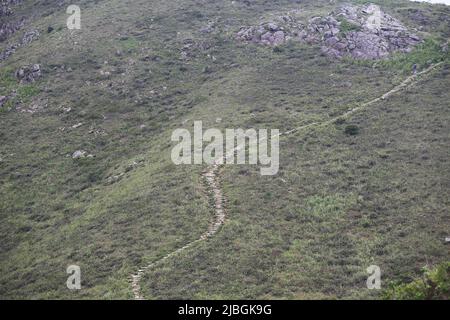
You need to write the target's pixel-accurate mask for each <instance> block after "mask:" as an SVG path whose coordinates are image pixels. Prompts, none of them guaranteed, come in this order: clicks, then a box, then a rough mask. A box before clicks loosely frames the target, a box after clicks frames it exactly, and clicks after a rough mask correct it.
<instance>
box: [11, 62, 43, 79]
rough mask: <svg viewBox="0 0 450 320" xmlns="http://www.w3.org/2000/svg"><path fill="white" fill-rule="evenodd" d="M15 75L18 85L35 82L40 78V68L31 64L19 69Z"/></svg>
mask: <svg viewBox="0 0 450 320" xmlns="http://www.w3.org/2000/svg"><path fill="white" fill-rule="evenodd" d="M15 75H16V78H17V80H19V82H20V83H31V82H35V81H36V80H37V79H38V78H40V77H41V76H42V71H41V66H40V65H39V64H33V65H30V66H24V67H21V68H19V69H18V70H17V71H16V73H15Z"/></svg>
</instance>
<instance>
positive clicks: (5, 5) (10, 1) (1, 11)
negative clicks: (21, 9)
mask: <svg viewBox="0 0 450 320" xmlns="http://www.w3.org/2000/svg"><path fill="white" fill-rule="evenodd" d="M20 2H22V0H1V2H0V17H6V16H10V15H12V14H13V10H12V9H11V6H12V5H17V4H19V3H20Z"/></svg>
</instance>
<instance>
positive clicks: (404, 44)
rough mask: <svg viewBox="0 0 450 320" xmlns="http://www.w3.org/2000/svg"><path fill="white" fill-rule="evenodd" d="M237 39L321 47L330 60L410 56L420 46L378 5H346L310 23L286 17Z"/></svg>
mask: <svg viewBox="0 0 450 320" xmlns="http://www.w3.org/2000/svg"><path fill="white" fill-rule="evenodd" d="M237 38H238V39H240V40H243V41H247V42H255V43H260V44H263V45H270V46H278V45H281V44H283V43H285V42H286V41H288V40H297V41H301V42H305V43H309V44H319V45H321V47H322V51H323V52H324V53H326V54H327V55H329V56H332V57H337V58H341V57H344V56H351V57H353V58H359V59H381V58H384V57H386V56H388V55H389V54H390V53H392V52H394V51H402V52H408V51H409V50H411V48H412V47H414V46H415V45H417V44H418V43H420V42H421V39H420V38H419V37H418V36H416V35H415V34H413V33H411V32H410V31H409V30H408V29H407V28H406V27H405V26H403V25H402V24H401V23H400V21H398V20H397V19H395V18H394V17H392V16H390V15H389V14H387V13H385V12H383V11H382V10H381V9H380V7H379V6H377V5H373V4H370V5H365V6H352V5H344V6H342V7H341V8H339V9H338V11H337V12H336V13H335V12H332V13H330V14H329V15H328V16H325V17H314V18H312V19H310V20H309V21H308V22H307V23H302V22H299V21H298V19H297V18H296V17H295V16H291V15H284V16H281V17H278V18H277V21H276V22H268V23H262V24H260V25H259V26H252V27H242V28H241V30H240V31H239V32H238V33H237Z"/></svg>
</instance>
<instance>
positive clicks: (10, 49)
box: [0, 29, 40, 61]
mask: <svg viewBox="0 0 450 320" xmlns="http://www.w3.org/2000/svg"><path fill="white" fill-rule="evenodd" d="M39 36H40V34H39V31H38V30H36V29H34V30H29V31H27V32H25V34H24V35H23V37H22V39H21V40H20V42H18V43H14V44H10V45H8V46H7V47H6V49H5V50H3V51H2V52H0V61H3V60H6V59H8V58H9V57H10V56H11V55H12V54H13V53H14V52H16V50H17V49H19V48H20V47H22V46H26V45H28V44H30V43H31V42H33V41H35V40H37V39H39Z"/></svg>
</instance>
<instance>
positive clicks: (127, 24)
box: [0, 0, 450, 299]
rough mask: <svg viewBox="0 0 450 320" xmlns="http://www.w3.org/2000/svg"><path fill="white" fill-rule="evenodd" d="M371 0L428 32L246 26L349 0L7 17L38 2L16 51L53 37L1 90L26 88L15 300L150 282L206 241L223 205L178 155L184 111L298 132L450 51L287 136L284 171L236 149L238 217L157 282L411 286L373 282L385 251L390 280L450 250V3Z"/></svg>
mask: <svg viewBox="0 0 450 320" xmlns="http://www.w3.org/2000/svg"><path fill="white" fill-rule="evenodd" d="M371 2H372V3H375V4H378V5H380V6H381V7H382V8H383V10H384V11H386V12H389V14H391V15H393V16H395V17H396V18H398V19H399V20H400V21H402V22H403V23H404V24H405V25H406V26H408V27H409V28H411V29H414V30H416V31H417V34H418V35H420V37H421V38H422V39H425V41H424V42H423V43H422V44H421V45H419V46H417V47H416V48H415V49H413V50H412V52H410V53H396V54H393V55H392V56H391V57H390V58H389V59H387V60H381V61H372V60H354V59H351V58H344V59H333V58H330V57H328V56H326V55H325V54H323V53H322V52H321V50H320V47H319V46H318V45H309V44H306V43H301V42H296V41H289V42H287V43H284V44H283V45H280V46H278V47H270V46H261V45H258V44H252V43H244V42H241V41H237V40H236V37H235V35H236V33H237V32H238V31H239V28H240V27H241V26H242V25H255V24H259V23H260V22H261V21H266V20H267V19H269V20H270V19H271V17H273V16H276V15H281V14H283V13H285V12H287V11H289V10H294V9H300V17H303V18H304V19H306V20H307V19H309V18H311V17H315V16H318V15H326V14H328V13H329V12H331V11H333V10H334V9H335V8H337V7H338V6H339V5H341V4H342V3H344V2H341V1H336V2H335V3H330V1H328V0H327V1H325V0H323V1H317V0H315V1H312V0H311V1H306V0H305V1H288V0H280V1H265V0H251V1H250V0H249V1H238V0H236V1H222V0H221V1H219V0H215V1H200V0H197V1H195V0H180V1H159V0H155V1H151V3H150V2H149V1H144V0H133V1H131V0H127V1H123V0H120V1H119V0H111V1H101V0H98V1H87V0H85V1H79V3H78V5H79V6H80V8H81V14H82V15H81V17H82V20H81V23H82V28H81V30H68V29H67V27H66V19H67V18H68V16H69V15H68V14H66V8H67V6H68V5H69V4H71V3H69V1H54V2H51V1H22V2H21V4H19V5H17V6H15V7H14V10H15V13H14V14H13V15H8V16H4V17H3V16H2V17H1V19H4V21H13V20H14V19H17V18H18V17H20V16H24V17H27V19H26V23H25V25H24V26H23V27H22V28H21V29H19V30H18V31H16V32H15V33H14V34H12V35H11V36H10V37H8V39H6V40H4V41H2V42H0V52H1V51H3V50H6V49H7V47H8V46H9V45H11V44H14V43H20V41H21V39H22V37H23V34H24V33H25V32H27V31H29V30H38V31H39V34H40V35H39V39H36V40H34V41H32V42H31V43H28V44H26V45H22V46H20V47H18V48H17V49H16V50H15V52H14V53H13V54H11V55H10V56H9V57H8V58H7V59H5V60H3V61H0V96H8V97H9V98H8V101H7V102H6V103H5V104H3V106H2V107H0V124H1V125H0V139H1V145H0V219H1V221H0V237H1V238H0V243H1V244H0V297H2V298H8V299H31V298H32V299H54V298H57V299H95V298H97V299H130V298H132V297H133V294H132V291H131V286H130V274H132V273H134V272H136V270H137V269H138V268H139V267H140V266H142V265H146V264H148V263H149V262H151V261H155V260H157V259H159V258H161V257H162V256H164V255H166V254H168V253H170V252H173V251H174V250H176V249H177V248H180V247H182V246H184V245H185V244H186V243H189V242H191V241H193V240H195V239H198V238H199V237H200V236H201V235H202V234H203V233H204V232H205V230H206V229H207V228H208V224H209V223H210V221H211V219H213V216H214V210H213V207H212V205H211V197H210V195H209V193H208V190H207V189H206V187H205V184H204V183H203V181H202V180H203V178H202V176H201V173H202V172H203V171H204V170H205V168H206V165H205V166H203V165H192V166H175V165H174V164H173V162H172V160H171V157H170V156H171V149H172V147H173V146H174V143H173V142H171V140H170V138H171V134H172V132H173V130H175V129H176V128H188V129H191V128H192V127H193V121H199V120H201V121H203V127H204V128H211V127H215V128H220V129H225V128H267V129H280V130H281V131H282V132H283V131H287V130H289V129H292V128H295V127H298V126H301V125H303V124H307V123H310V122H314V121H326V120H328V119H330V118H333V117H336V116H338V115H340V114H343V113H345V112H346V111H347V110H349V109H351V108H353V107H355V106H358V105H360V104H362V103H364V102H367V101H370V100H372V99H374V98H377V97H379V96H381V95H383V94H384V93H386V92H387V91H389V90H391V89H392V88H393V87H394V86H396V85H398V84H399V83H401V82H402V80H404V79H405V78H406V77H408V76H410V75H411V72H412V71H411V70H412V67H413V65H417V68H418V71H420V70H423V69H425V68H426V67H428V66H430V65H431V64H433V63H438V62H443V63H442V64H441V65H440V66H439V67H438V68H436V69H435V70H434V71H432V72H430V74H427V75H424V76H423V77H419V79H418V81H417V82H415V83H414V84H413V85H411V86H408V87H407V88H406V89H405V90H403V91H401V92H399V93H397V94H395V95H392V96H391V97H389V98H388V99H386V100H384V101H380V102H377V103H375V104H373V105H370V107H368V108H366V109H364V110H361V111H360V112H358V113H355V114H354V115H352V116H351V117H350V118H348V119H346V120H345V121H342V122H338V123H336V124H331V125H328V126H324V127H320V128H314V129H312V130H307V131H299V132H298V133H294V134H292V135H289V136H286V137H282V139H281V144H280V162H281V164H280V172H279V173H278V175H275V176H261V175H260V173H259V168H258V167H257V166H245V165H239V166H238V165H234V166H233V165H230V166H225V167H224V168H223V170H222V175H221V185H222V189H223V193H224V196H225V198H226V212H227V221H226V223H225V224H224V226H223V227H222V228H221V229H220V231H219V232H218V233H217V234H215V236H214V237H212V238H210V239H208V241H204V242H201V243H199V244H198V245H196V246H194V247H191V248H189V249H188V250H185V251H183V252H182V253H180V254H179V255H178V256H177V257H176V258H174V259H168V260H167V261H165V262H164V263H163V264H161V265H159V266H158V268H154V269H150V270H148V271H147V272H146V274H145V276H144V277H143V279H142V283H141V287H142V291H143V294H144V296H145V298H147V299H167V298H169V299H173V298H182V299H194V298H195V299H206V298H212V299H216V298H217V299H218V298H225V299H236V298H249V299H253V298H275V299H342V298H357V299H360V298H374V299H378V298H383V297H388V298H402V297H403V296H401V295H395V294H385V295H383V294H382V292H380V291H378V290H368V289H367V287H366V279H367V277H368V276H369V275H368V274H367V272H366V269H367V267H368V266H370V265H377V266H379V267H380V268H381V271H382V281H383V282H382V284H383V286H385V285H386V286H385V287H387V285H388V284H389V283H409V282H412V281H413V280H414V279H416V278H417V277H420V275H421V270H422V268H423V267H425V266H427V267H429V268H433V267H435V266H437V265H438V264H440V263H445V262H448V261H449V260H450V254H449V244H446V243H445V237H448V236H450V234H449V233H450V220H449V218H450V217H449V207H450V203H449V197H448V191H449V178H450V177H449V172H450V165H449V161H448V159H449V156H450V154H449V150H450V149H449V133H450V132H449V128H450V126H449V120H450V112H449V101H450V92H449V90H448V88H449V86H450V63H449V54H448V50H447V51H446V50H444V49H443V44H445V42H447V41H448V38H449V36H450V25H449V20H450V9H449V7H447V6H444V5H428V4H420V3H415V2H409V1H388V0H379V1H376V0H374V1H371ZM346 3H353V4H366V3H369V2H368V1H346ZM205 26H207V27H210V29H211V30H207V31H206V32H204V30H203V29H204V28H205ZM34 64H39V65H40V68H41V70H42V75H41V76H40V77H39V78H37V79H36V81H34V82H30V83H20V82H19V81H18V80H17V79H16V76H15V72H16V70H18V69H19V68H21V67H23V66H26V65H34ZM218 118H220V119H218ZM219 120H220V121H219ZM76 151H83V152H84V153H85V154H88V155H89V156H87V157H80V158H77V159H74V157H73V155H74V153H75V152H76ZM69 265H79V266H80V267H81V279H82V289H81V290H74V291H73V290H68V289H67V287H66V279H67V277H68V275H67V274H66V268H67V266H69ZM444 270H447V272H448V268H447V269H444ZM441 273H442V271H440V273H439V274H441ZM447 279H448V278H447ZM447 290H448V286H447ZM404 296H406V298H408V297H409V296H407V295H404ZM445 296H447V297H448V293H445V292H444V293H443V294H441V295H440V297H445ZM419 298H427V296H426V295H423V296H419Z"/></svg>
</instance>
